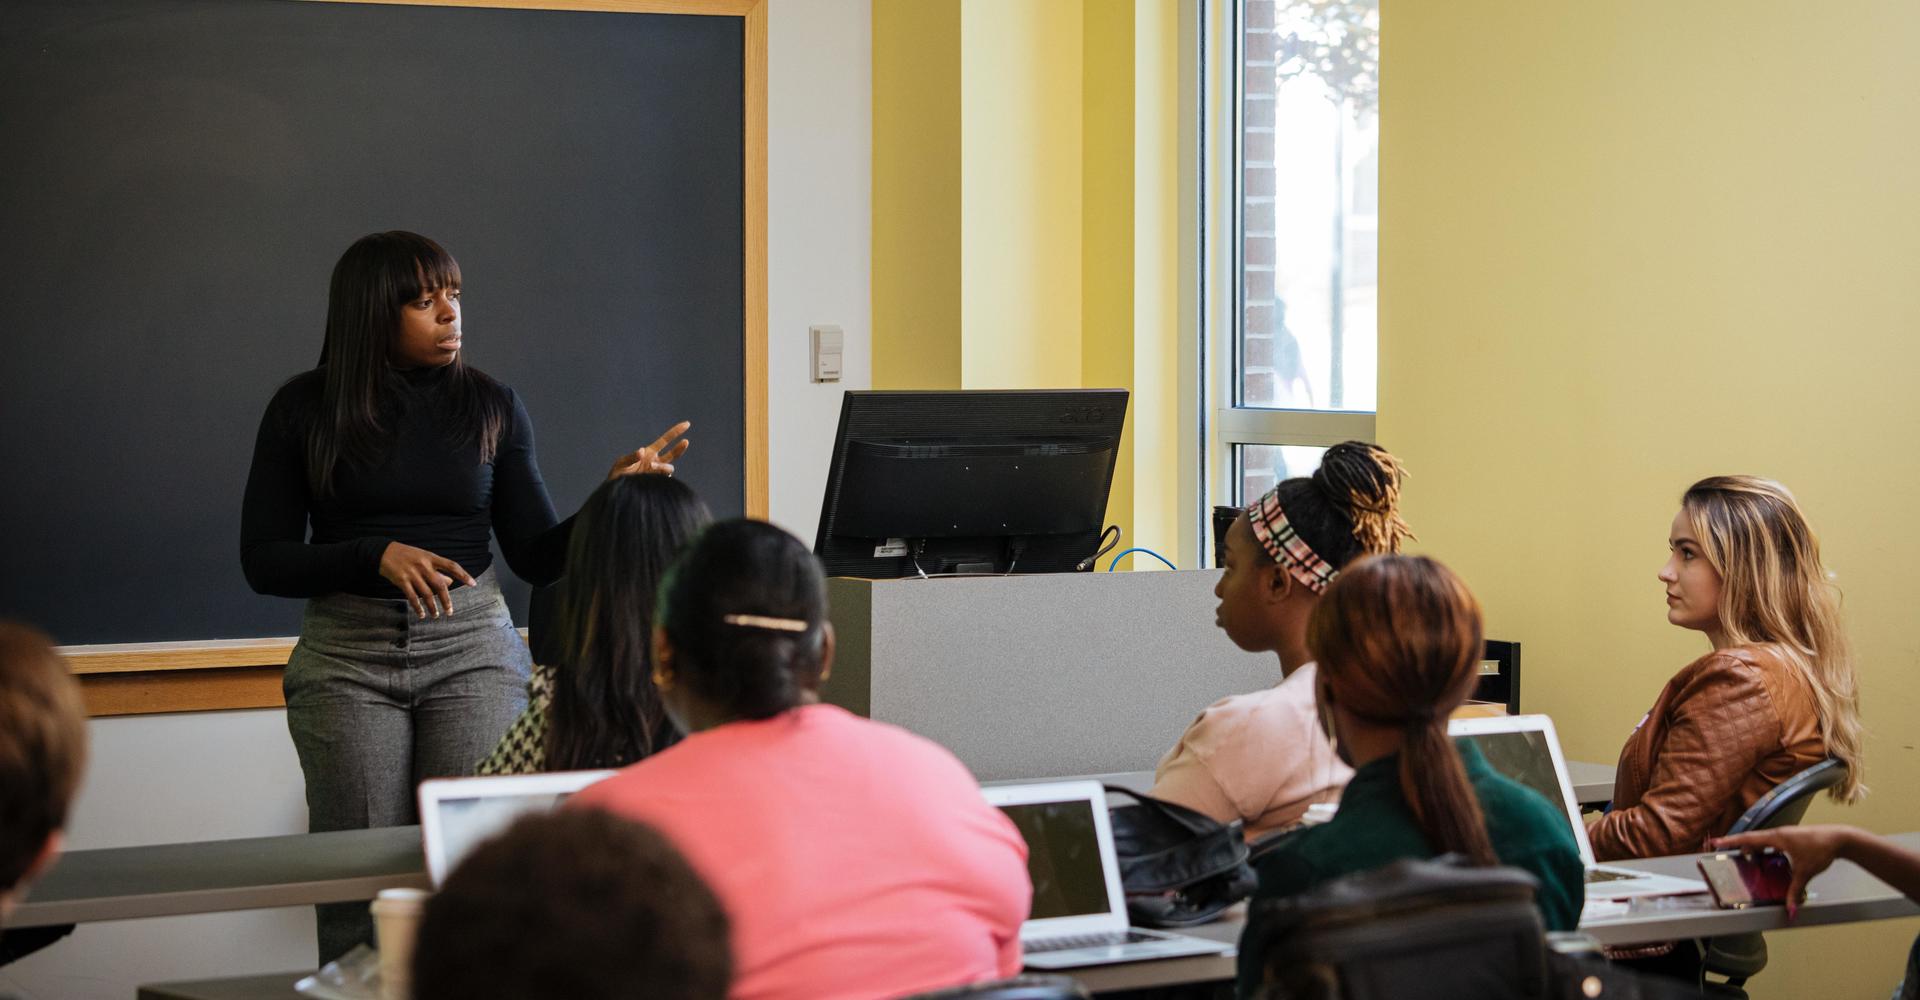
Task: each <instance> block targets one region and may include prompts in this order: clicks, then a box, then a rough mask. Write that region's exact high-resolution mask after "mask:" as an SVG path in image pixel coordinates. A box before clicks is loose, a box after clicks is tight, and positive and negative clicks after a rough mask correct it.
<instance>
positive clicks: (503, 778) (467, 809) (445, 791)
mask: <svg viewBox="0 0 1920 1000" xmlns="http://www.w3.org/2000/svg"><path fill="white" fill-rule="evenodd" d="M613 773H614V772H612V771H555V772H552V773H550V774H507V775H499V776H488V777H483V778H435V779H433V780H431V781H423V782H421V783H420V793H419V795H420V839H421V844H422V846H423V847H424V848H425V850H426V855H427V876H428V877H429V878H431V879H432V880H433V885H434V888H439V886H440V883H441V882H443V881H445V880H446V877H447V873H448V872H451V871H453V869H454V868H455V867H457V866H458V865H459V864H460V859H461V858H464V857H466V856H467V854H468V852H470V851H472V850H473V849H474V848H475V847H477V846H479V845H480V842H481V841H483V840H485V839H487V838H488V837H491V836H493V835H494V834H496V833H499V832H501V831H502V830H505V829H506V828H507V827H509V826H511V825H513V821H514V820H516V819H519V818H520V817H521V816H524V815H526V814H528V813H534V812H551V811H553V810H554V809H557V808H559V806H560V803H562V802H564V801H566V799H567V796H569V795H572V794H573V793H574V792H577V791H579V790H580V789H582V788H585V787H587V786H588V785H591V784H593V783H594V782H596V781H599V780H600V779H602V778H606V777H609V776H611V775H612V774H613Z"/></svg>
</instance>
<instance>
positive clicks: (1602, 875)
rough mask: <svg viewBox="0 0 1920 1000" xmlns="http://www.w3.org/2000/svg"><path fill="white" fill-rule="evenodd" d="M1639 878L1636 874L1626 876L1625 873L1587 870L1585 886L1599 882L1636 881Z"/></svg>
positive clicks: (1601, 869) (1599, 869)
mask: <svg viewBox="0 0 1920 1000" xmlns="http://www.w3.org/2000/svg"><path fill="white" fill-rule="evenodd" d="M1640 877H1641V876H1640V875H1638V874H1628V873H1626V872H1617V871H1610V870H1607V869H1603V868H1589V869H1587V883H1586V884H1588V885H1595V884H1597V883H1600V882H1624V881H1626V880H1628V879H1636V878H1640Z"/></svg>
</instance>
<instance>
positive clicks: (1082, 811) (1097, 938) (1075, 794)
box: [981, 781, 1234, 969]
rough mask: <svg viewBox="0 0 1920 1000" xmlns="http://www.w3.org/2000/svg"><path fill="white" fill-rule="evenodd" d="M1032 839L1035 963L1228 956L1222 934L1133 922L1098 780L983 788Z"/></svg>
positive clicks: (1026, 945)
mask: <svg viewBox="0 0 1920 1000" xmlns="http://www.w3.org/2000/svg"><path fill="white" fill-rule="evenodd" d="M981 791H982V792H983V793H984V794H985V795H986V797H987V801H988V802H991V803H993V804H994V805H996V806H999V807H1000V811H1002V812H1004V813H1006V814H1007V818H1009V819H1011V820H1013V825H1014V826H1016V827H1019V828H1020V835H1021V836H1022V837H1025V838H1026V841H1027V873H1028V874H1029V875H1031V876H1032V878H1033V908H1032V910H1031V911H1030V912H1029V915H1028V917H1027V921H1026V923H1024V924H1022V925H1021V927H1020V945H1021V947H1022V949H1023V950H1024V951H1025V952H1026V963H1027V967H1028V968H1031V969H1071V968H1078V967H1080V966H1087V965H1109V964H1113V963H1116V962H1137V961H1140V960H1141V959H1148V958H1174V957H1177V956H1181V955H1230V954H1233V951H1234V946H1233V945H1232V944H1229V943H1227V942H1224V941H1208V940H1206V939H1205V938H1197V937H1190V936H1188V935H1185V934H1167V933H1164V932H1161V931H1149V930H1141V929H1138V928H1134V927H1129V926H1128V925H1127V897H1126V894H1125V893H1124V892H1122V891H1121V888H1120V865H1119V863H1118V861H1117V860H1116V858H1115V855H1114V850H1113V827H1112V825H1111V824H1110V822H1109V821H1108V817H1107V793H1106V791H1105V790H1104V789H1102V788H1101V787H1100V783H1099V782H1097V781H1054V782H1048V783H1046V784H1037V785H995V786H993V787H991V788H983V789H981Z"/></svg>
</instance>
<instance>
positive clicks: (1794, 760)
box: [1587, 476, 1866, 860]
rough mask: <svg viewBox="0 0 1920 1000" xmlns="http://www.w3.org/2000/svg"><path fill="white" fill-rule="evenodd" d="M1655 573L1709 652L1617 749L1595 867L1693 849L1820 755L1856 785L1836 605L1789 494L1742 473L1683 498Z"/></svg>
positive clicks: (1673, 616) (1847, 662) (1847, 786)
mask: <svg viewBox="0 0 1920 1000" xmlns="http://www.w3.org/2000/svg"><path fill="white" fill-rule="evenodd" d="M1667 545H1668V549H1669V550H1670V555H1669V557H1668V559H1667V564H1666V566H1665V567H1664V568H1662V569H1661V571H1660V581H1661V583H1663V584H1665V585H1666V591H1667V620H1668V621H1669V622H1672V623H1673V624H1675V625H1678V626H1680V627H1681V628H1687V629H1693V630H1695V631H1698V632H1703V633H1705V634H1706V637H1707V640H1708V641H1709V642H1711V643H1712V644H1713V651H1712V652H1710V653H1708V654H1707V655H1705V656H1702V657H1701V658H1699V659H1697V660H1695V661H1693V662H1692V663H1690V664H1688V665H1687V666H1686V667H1685V668H1683V669H1682V670H1681V671H1680V672H1679V673H1678V674H1675V675H1674V677H1673V679H1672V680H1669V681H1668V682H1667V686H1666V688H1665V689H1663V690H1662V691H1661V692H1660V697H1659V698H1658V699H1656V700H1655V701H1654V703H1653V709H1652V710H1651V711H1649V712H1648V713H1647V716H1646V718H1644V719H1642V720H1641V722H1640V725H1639V727H1638V728H1636V729H1635V730H1634V732H1633V735H1632V736H1631V737H1629V738H1628V739H1627V744H1626V746H1625V747H1624V748H1622V749H1621V751H1620V765H1619V770H1618V772H1617V774H1616V777H1615V778H1614V786H1613V809H1612V811H1610V812H1608V813H1607V814H1606V815H1604V816H1601V817H1600V818H1598V819H1596V820H1594V821H1593V822H1592V823H1590V824H1588V826H1587V834H1588V836H1589V837H1590V838H1591V839H1592V841H1593V851H1594V854H1595V855H1597V856H1598V857H1599V858H1600V859H1601V860H1611V859H1620V858H1647V857H1657V856H1660V855H1666V854H1684V853H1688V852H1692V851H1701V850H1706V849H1707V845H1708V841H1709V840H1711V839H1712V838H1714V837H1718V836H1720V835H1722V834H1725V833H1726V832H1727V830H1728V828H1729V827H1730V826H1732V824H1733V821H1734V820H1736V819H1738V818H1739V817H1740V814H1741V813H1743V812H1745V811H1746V809H1747V807H1749V806H1751V805H1753V803H1754V802H1755V801H1756V800H1757V799H1759V798H1760V797H1761V796H1762V795H1765V794H1766V793H1767V792H1768V791H1769V790H1771V789H1772V788H1773V787H1774V786H1775V785H1778V784H1779V783H1780V782H1782V781H1784V780H1786V779H1787V778H1788V777H1790V776H1792V775H1793V774H1795V773H1796V772H1799V771H1801V770H1803V769H1805V768H1806V767H1808V766H1809V765H1812V764H1814V763H1816V762H1818V761H1819V760H1821V759H1822V758H1824V757H1829V756H1831V757H1837V758H1839V759H1840V760H1841V761H1843V762H1844V763H1845V764H1846V765H1847V768H1848V773H1847V778H1846V780H1845V781H1844V782H1842V783H1840V784H1839V785H1836V786H1834V788H1833V790H1832V792H1831V794H1832V796H1833V798H1834V799H1835V800H1836V801H1839V802H1852V801H1854V800H1855V799H1858V798H1859V797H1860V795H1861V794H1862V793H1863V792H1864V791H1865V790H1866V789H1865V788H1864V787H1863V786H1862V785H1861V784H1860V776H1861V732H1860V718H1859V707H1860V706H1859V702H1860V698H1859V693H1858V690H1857V688H1856V686H1855V683H1854V676H1853V660H1852V657H1851V655H1850V653H1849V651H1848V648H1847V641H1846V636H1845V634H1843V633H1842V631H1841V629H1840V614H1839V599H1838V595H1837V594H1836V592H1835V590H1834V587H1833V585H1832V584H1831V583H1830V582H1828V580H1827V574H1826V571H1825V570H1824V569H1823V568H1822V567H1821V565H1820V544H1819V542H1818V540H1816V539H1815V538H1814V535H1813V530H1812V529H1811V528H1810V527H1808V525H1807V519H1806V517H1805V515H1803V514H1802V513H1801V511H1800V505H1799V504H1798V503H1797V502H1796V501H1795V500H1794V498H1793V494H1792V493H1789V492H1787V488H1786V487H1784V486H1782V485H1780V484H1779V483H1776V482H1773V481H1771V480H1767V479H1758V478H1755V477H1752V476H1715V477H1713V478H1710V479H1703V480H1701V481H1699V482H1697V483H1695V484H1693V486H1692V487H1691V488H1689V489H1688V490H1687V492H1686V495H1685V496H1683V497H1682V498H1681V500H1680V512H1679V513H1678V514H1676V515H1674V518H1673V527H1672V529H1671V537H1670V538H1669V539H1668V543H1667Z"/></svg>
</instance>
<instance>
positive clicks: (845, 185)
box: [767, 0, 873, 545]
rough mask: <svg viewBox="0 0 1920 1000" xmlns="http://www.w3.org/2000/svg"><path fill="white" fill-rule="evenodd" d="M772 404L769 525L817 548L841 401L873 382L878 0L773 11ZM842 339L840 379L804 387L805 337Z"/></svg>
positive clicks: (791, 3)
mask: <svg viewBox="0 0 1920 1000" xmlns="http://www.w3.org/2000/svg"><path fill="white" fill-rule="evenodd" d="M769 2H770V3H771V7H770V13H771V15H772V18H771V22H770V24H769V26H768V35H769V38H768V44H767V50H768V51H767V63H768V66H767V70H768V72H767V76H768V81H767V214H768V219H767V242H768V253H767V256H768V261H769V267H768V282H767V285H768V287H767V340H768V344H767V370H768V377H767V382H768V385H767V400H768V411H769V423H770V425H771V426H770V429H769V435H768V440H769V445H770V447H771V449H772V455H771V470H772V481H773V482H772V485H773V489H772V498H771V499H772V520H773V521H774V522H775V523H777V524H779V525H780V526H781V527H783V528H786V529H787V530H788V531H791V532H793V533H794V534H796V535H799V536H800V537H801V538H802V539H805V540H806V542H807V543H808V544H809V545H811V544H812V543H813V536H814V531H815V530H816V529H817V528H818V527H819V521H820V500H821V496H822V493H823V492H824V491H825V489H826V479H827V460H828V457H829V452H831V451H832V449H833V434H834V430H835V429H836V428H837V427H838V426H839V420H840V393H841V391H842V390H845V389H865V388H867V387H869V386H870V385H871V384H872V380H873V375H872V366H871V365H870V364H869V360H870V358H871V347H870V345H871V344H872V337H871V324H870V322H869V320H870V316H871V311H872V310H871V303H872V296H871V291H870V275H871V274H872V268H871V266H870V263H871V260H872V242H873V241H872V226H871V224H870V219H871V214H870V213H871V211H872V208H871V205H872V190H873V170H872V166H873V91H872V81H873V53H872V43H873V16H872V9H871V4H870V0H769ZM821 324H827V325H836V326H839V327H840V328H841V329H842V330H843V331H844V332H845V334H846V355H845V358H844V361H843V371H844V374H843V375H842V377H841V378H842V380H841V381H840V382H839V383H838V384H833V383H827V384H822V385H814V384H811V383H810V382H808V380H807V375H808V371H807V364H808V357H807V327H808V326H809V325H821Z"/></svg>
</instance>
